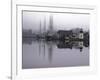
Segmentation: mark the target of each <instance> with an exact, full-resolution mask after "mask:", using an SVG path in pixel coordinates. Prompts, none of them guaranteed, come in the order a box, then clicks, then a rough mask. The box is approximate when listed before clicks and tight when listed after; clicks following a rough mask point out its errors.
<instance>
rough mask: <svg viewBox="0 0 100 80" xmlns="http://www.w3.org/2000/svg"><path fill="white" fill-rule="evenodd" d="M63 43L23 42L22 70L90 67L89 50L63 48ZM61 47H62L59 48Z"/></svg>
mask: <svg viewBox="0 0 100 80" xmlns="http://www.w3.org/2000/svg"><path fill="white" fill-rule="evenodd" d="M60 44H61V42H57V41H56V42H52V41H49V42H46V41H35V40H34V41H32V40H31V39H26V40H24V41H23V56H22V68H23V69H30V68H48V67H72V66H88V65H89V48H88V47H83V49H82V51H80V49H78V47H77V46H75V45H74V46H73V48H72V49H71V48H69V46H67V47H66V48H65V47H61V46H62V45H60ZM59 45H60V47H59Z"/></svg>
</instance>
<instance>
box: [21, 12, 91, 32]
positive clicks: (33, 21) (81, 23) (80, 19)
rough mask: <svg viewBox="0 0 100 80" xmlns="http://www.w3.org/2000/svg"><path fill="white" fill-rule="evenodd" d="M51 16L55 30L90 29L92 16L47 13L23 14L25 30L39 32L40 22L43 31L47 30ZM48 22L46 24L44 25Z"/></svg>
mask: <svg viewBox="0 0 100 80" xmlns="http://www.w3.org/2000/svg"><path fill="white" fill-rule="evenodd" d="M50 15H52V16H53V29H54V30H69V29H72V28H83V29H84V30H88V29H89V25H90V15H88V14H68V13H47V12H28V11H27V12H26V11H24V12H23V29H32V31H33V32H39V29H40V22H41V29H42V30H43V29H44V25H46V30H48V27H49V19H50ZM44 20H46V24H44Z"/></svg>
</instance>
